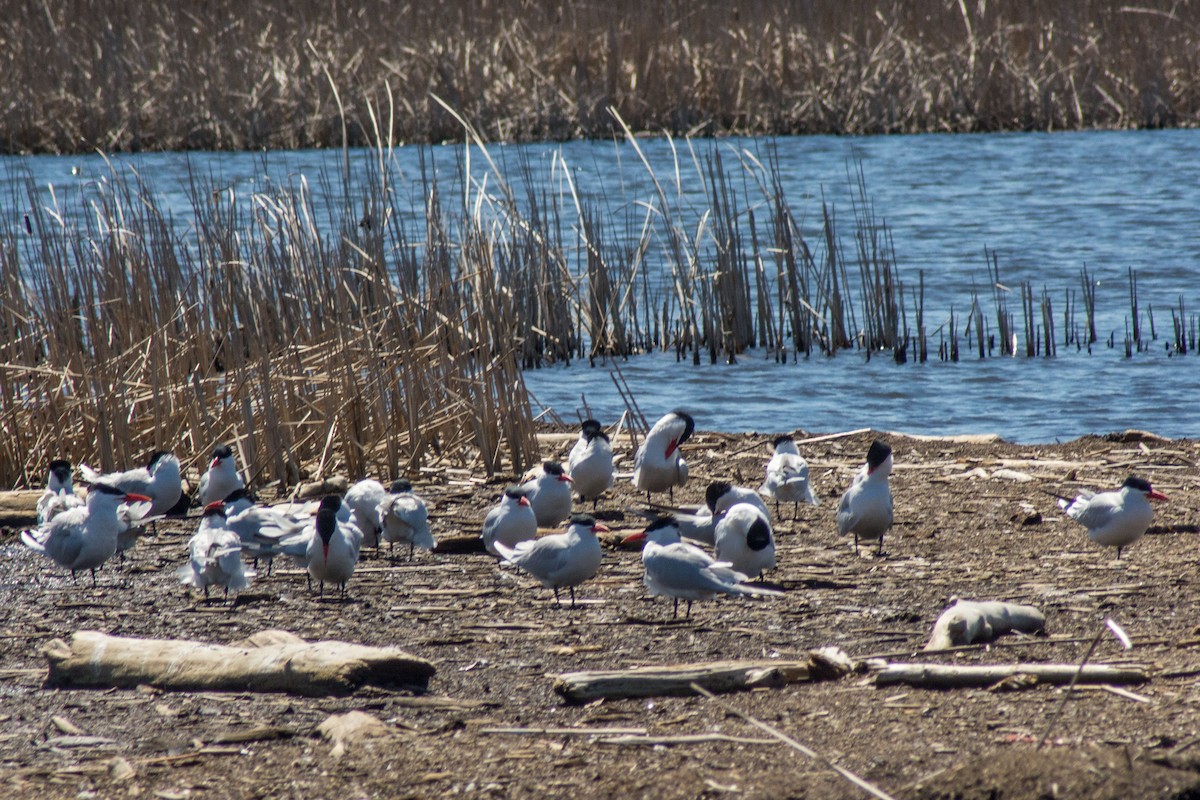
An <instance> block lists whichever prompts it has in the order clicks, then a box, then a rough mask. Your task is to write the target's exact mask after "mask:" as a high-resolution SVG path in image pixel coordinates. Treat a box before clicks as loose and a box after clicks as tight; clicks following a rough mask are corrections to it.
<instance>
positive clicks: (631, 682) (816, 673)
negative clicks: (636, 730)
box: [554, 649, 851, 703]
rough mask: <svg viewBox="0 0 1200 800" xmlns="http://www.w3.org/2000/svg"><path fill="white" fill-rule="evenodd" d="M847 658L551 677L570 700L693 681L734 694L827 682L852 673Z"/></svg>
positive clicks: (679, 689) (685, 687) (816, 654)
mask: <svg viewBox="0 0 1200 800" xmlns="http://www.w3.org/2000/svg"><path fill="white" fill-rule="evenodd" d="M850 667H851V665H850V660H849V659H848V658H846V656H845V654H844V653H841V651H837V650H830V649H826V650H819V651H813V652H812V653H809V658H808V660H806V661H783V662H781V661H714V662H706V663H700V664H675V665H671V666H665V667H637V668H634V669H627V670H609V671H600V672H568V673H565V674H563V675H559V676H557V677H556V678H555V679H554V691H555V692H557V693H558V694H559V695H561V696H562V697H563V698H565V699H566V700H568V701H569V702H572V703H586V702H589V701H591V700H596V699H599V698H602V697H606V698H608V697H657V696H663V695H689V694H695V692H694V691H693V690H692V688H691V685H692V684H693V683H694V684H697V685H699V686H702V687H703V688H705V689H707V690H708V691H710V692H715V693H722V692H736V691H742V690H746V689H755V688H759V687H780V686H784V685H786V684H789V683H802V682H804V681H818V680H830V679H834V678H840V677H842V676H843V675H845V674H846V673H848V672H849V671H850Z"/></svg>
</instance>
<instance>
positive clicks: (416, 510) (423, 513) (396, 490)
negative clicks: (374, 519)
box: [376, 478, 437, 561]
mask: <svg viewBox="0 0 1200 800" xmlns="http://www.w3.org/2000/svg"><path fill="white" fill-rule="evenodd" d="M376 513H377V514H378V515H379V521H380V524H381V525H382V528H381V530H380V534H379V538H380V539H381V540H383V541H385V542H387V543H388V552H389V555H391V554H392V551H393V550H394V549H395V545H396V544H397V543H399V544H407V545H408V560H409V561H412V557H413V548H414V547H419V548H421V549H422V550H432V549H433V548H435V547H437V539H435V538H433V534H432V533H430V532H429V509H428V508H426V506H425V501H424V500H422V499H421V498H420V497H418V496H417V495H415V494H413V490H412V484H411V483H409V482H408V481H406V480H404V479H403V478H401V479H400V480H395V481H392V485H391V488H390V490H389V494H388V495H387V496H385V497H384V498H383V499H382V500H380V501H379V506H378V507H377V508H376Z"/></svg>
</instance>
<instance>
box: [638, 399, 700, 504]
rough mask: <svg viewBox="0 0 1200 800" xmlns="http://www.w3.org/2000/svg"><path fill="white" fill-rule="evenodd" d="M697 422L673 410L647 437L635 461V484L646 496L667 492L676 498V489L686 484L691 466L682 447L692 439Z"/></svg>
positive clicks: (655, 425)
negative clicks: (684, 457) (685, 458)
mask: <svg viewBox="0 0 1200 800" xmlns="http://www.w3.org/2000/svg"><path fill="white" fill-rule="evenodd" d="M695 429H696V423H695V421H694V420H693V419H692V418H691V417H690V416H689V415H687V414H685V413H684V412H682V411H672V412H671V413H670V414H667V415H666V416H664V417H663V418H662V419H660V420H659V421H658V422H656V423H654V427H652V428H651V429H650V432H649V433H647V434H646V439H645V441H643V442H642V444H641V446H640V447H638V449H637V453H636V454H635V455H634V459H633V485H634V486H635V487H636V488H637V489H638V490H639V491H642V492H645V493H646V500H647V501H649V499H650V493H651V492H661V491H664V490H665V491H667V492H669V493H670V497H671V499H672V500H674V499H675V487H676V486H683V485H684V484H685V483H687V478H688V467H687V462H686V461H684V459H683V455H682V454H681V453H680V451H679V446H680V445H682V444H683V443H684V442H686V441H687V440H688V439H690V438H691V436H692V433H693V432H694V431H695Z"/></svg>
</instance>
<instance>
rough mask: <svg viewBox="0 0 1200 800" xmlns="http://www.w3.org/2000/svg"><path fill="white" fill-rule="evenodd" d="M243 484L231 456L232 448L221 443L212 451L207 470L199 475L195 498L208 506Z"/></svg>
mask: <svg viewBox="0 0 1200 800" xmlns="http://www.w3.org/2000/svg"><path fill="white" fill-rule="evenodd" d="M245 485H246V483H245V481H243V480H242V476H241V474H240V473H238V470H237V463H236V462H235V461H234V458H233V448H232V447H230V446H229V445H227V444H223V445H221V446H220V447H218V448H216V449H215V450H213V451H212V459H211V460H210V461H209V462H208V470H206V471H205V473H204V474H203V475H201V476H200V490H199V491H198V492H197V493H196V498H197V499H198V500H199V501H200V505H202V506H205V507H208V506H209V505H210V504H212V503H216V502H218V501H221V500H224V499H225V498H226V497H228V496H229V495H230V494H232V493H233V492H234V491H235V490H237V489H241V488H243V487H244V486H245Z"/></svg>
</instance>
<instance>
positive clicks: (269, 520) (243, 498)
mask: <svg viewBox="0 0 1200 800" xmlns="http://www.w3.org/2000/svg"><path fill="white" fill-rule="evenodd" d="M224 502H225V527H226V528H228V529H229V530H231V531H233V532H234V533H236V534H237V536H238V540H239V541H240V542H241V543H242V549H243V550H245V552H247V553H250V554H251V555H252V556H253V558H254V565H255V566H258V559H259V557H260V556H261V557H263V558H266V559H267V574H268V575H270V574H271V567H272V566H273V563H272V562H273V561H274V554H273V553H272V552H271V550H270V549H269V548H265V547H263V540H262V538H261V537H262V534H263V531H268V532H271V533H273V534H274V536H275V537H276V538H277V539H281V538H283V537H286V536H290V535H294V534H296V533H299V532H300V531H301V529H303V528H304V523H303V522H296V521H294V520H292V519H290V518H288V517H286V516H284V515H283V514H281V513H279V512H278V511H276V510H275V509H273V508H269V507H267V506H260V505H258V504H256V503H255V502H254V500H253V499H251V497H250V493H249V492H247V491H246V489H245V487H243V488H241V489H234V490H233V491H232V492H230V493H229V496H228V497H226V498H225V501H224Z"/></svg>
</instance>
